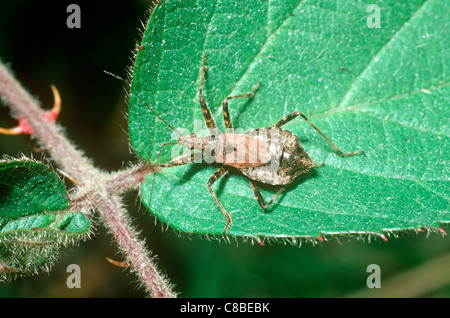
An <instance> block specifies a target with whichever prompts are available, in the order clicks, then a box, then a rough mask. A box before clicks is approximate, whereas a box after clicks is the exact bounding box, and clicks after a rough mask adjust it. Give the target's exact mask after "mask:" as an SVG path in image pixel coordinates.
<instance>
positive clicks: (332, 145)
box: [272, 111, 365, 157]
mask: <svg viewBox="0 0 450 318" xmlns="http://www.w3.org/2000/svg"><path fill="white" fill-rule="evenodd" d="M297 116H302V117H303V119H304V120H305V121H306V122H307V123H308V124H309V125H310V126H311V127H312V128H314V130H315V131H317V132H318V133H319V135H321V136H322V138H323V139H325V140H326V141H327V142H328V143H329V144H330V146H331V147H333V149H334V150H335V151H336V152H337V153H338V154H339V155H340V156H341V157H346V156H353V155H357V154H365V153H364V151H362V150H358V151H353V152H348V153H343V152H342V151H340V150H339V149H338V147H336V146H335V145H334V144H333V143H332V142H331V140H330V139H328V138H327V136H325V135H324V134H323V133H322V132H321V131H320V130H319V128H317V127H316V126H315V125H314V124H313V123H312V122H311V121H310V120H309V119H308V118H307V117H306V116H305V115H303V113H301V112H299V111H295V112H293V113H291V114H289V115H287V116H286V117H284V118H283V119H281V120H280V121H278V122H277V123H276V124H274V125H273V126H272V127H277V128H279V127H281V126H283V125H284V124H286V123H288V122H289V121H291V120H292V119H294V118H296V117H297Z"/></svg>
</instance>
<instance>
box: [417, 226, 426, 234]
mask: <svg viewBox="0 0 450 318" xmlns="http://www.w3.org/2000/svg"><path fill="white" fill-rule="evenodd" d="M417 231H419V232H420V233H425V231H424V230H423V229H422V228H421V227H419V228H417Z"/></svg>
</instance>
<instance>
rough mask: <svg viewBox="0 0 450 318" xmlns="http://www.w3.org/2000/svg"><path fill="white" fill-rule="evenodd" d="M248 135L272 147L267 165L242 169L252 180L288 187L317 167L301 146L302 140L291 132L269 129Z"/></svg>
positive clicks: (250, 132) (251, 132) (254, 131)
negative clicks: (300, 176)
mask: <svg viewBox="0 0 450 318" xmlns="http://www.w3.org/2000/svg"><path fill="white" fill-rule="evenodd" d="M246 134H248V135H250V136H255V138H258V139H260V140H261V141H262V142H264V143H266V144H268V145H269V147H270V160H269V161H268V162H267V163H265V164H262V165H259V166H249V167H243V168H242V169H241V172H242V173H243V174H244V175H246V176H247V177H249V178H250V179H253V180H255V181H259V182H262V183H266V184H272V185H287V184H289V183H292V181H294V179H295V178H296V177H297V176H298V175H300V174H302V173H307V172H308V171H310V170H311V169H312V168H313V167H314V166H315V164H314V161H313V160H312V159H311V158H310V157H309V156H308V154H307V153H306V152H305V150H304V149H303V147H302V145H301V144H300V139H298V137H297V136H296V135H294V134H293V133H291V132H290V131H287V130H284V129H281V128H277V127H269V128H259V129H255V130H251V131H249V132H247V133H246Z"/></svg>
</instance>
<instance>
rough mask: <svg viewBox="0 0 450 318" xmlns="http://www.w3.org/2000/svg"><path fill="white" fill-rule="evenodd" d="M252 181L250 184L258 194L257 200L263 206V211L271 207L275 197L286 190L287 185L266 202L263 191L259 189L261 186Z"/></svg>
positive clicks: (256, 194)
mask: <svg viewBox="0 0 450 318" xmlns="http://www.w3.org/2000/svg"><path fill="white" fill-rule="evenodd" d="M249 181H250V185H251V186H252V189H253V192H254V193H255V196H256V200H258V204H259V206H260V207H261V209H262V210H263V211H265V210H267V209H268V208H269V206H270V205H271V204H272V203H273V201H275V199H276V198H277V197H278V196H279V195H280V194H281V193H283V192H284V190H285V189H286V186H284V187H282V188H281V189H280V190H278V192H277V193H276V194H275V195H274V196H273V197H272V199H270V201H269V203H267V204H266V203H265V202H264V198H263V197H262V195H261V192H260V191H259V188H258V187H257V186H256V184H255V183H254V182H253V181H251V180H249Z"/></svg>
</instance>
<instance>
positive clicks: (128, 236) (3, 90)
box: [0, 62, 175, 297]
mask: <svg viewBox="0 0 450 318" xmlns="http://www.w3.org/2000/svg"><path fill="white" fill-rule="evenodd" d="M0 96H1V97H2V99H3V100H4V101H5V102H6V103H7V104H8V105H9V106H10V107H11V109H12V110H13V111H14V112H15V113H16V114H17V116H18V118H22V119H24V120H26V121H27V122H28V124H29V126H30V128H31V130H32V135H33V137H35V138H36V139H37V140H38V142H39V143H40V145H41V148H43V149H45V150H47V151H48V153H49V154H50V155H51V157H52V159H53V160H54V162H56V163H57V164H58V165H59V166H60V167H61V169H62V170H64V172H65V173H67V174H68V175H70V176H71V177H72V178H74V179H76V180H78V181H79V182H80V184H82V186H81V185H80V186H79V189H80V191H79V192H82V194H81V195H79V200H78V201H77V203H76V206H77V207H80V208H83V206H84V209H89V208H94V209H97V210H98V211H99V213H100V215H101V217H102V218H103V220H104V222H105V224H106V226H107V227H108V229H109V231H110V232H111V233H112V235H113V236H114V239H115V240H116V241H117V243H118V245H119V247H120V249H121V250H122V252H123V253H124V254H125V257H126V259H127V262H128V263H129V264H130V266H131V269H132V271H134V272H135V273H136V274H137V275H138V277H139V279H140V281H141V282H142V284H143V285H144V286H145V288H146V290H147V291H148V293H149V294H150V296H152V297H174V296H175V293H174V292H173V291H172V290H171V286H170V284H169V283H168V282H167V281H166V279H165V278H164V276H163V275H162V274H161V273H160V272H159V270H158V269H157V267H156V265H155V263H154V262H153V260H152V259H151V258H150V257H149V253H148V252H147V250H146V248H145V247H144V244H143V243H142V242H140V240H139V239H138V235H137V233H136V232H135V231H134V229H133V228H132V227H131V226H130V222H129V221H128V219H127V218H126V217H125V215H126V211H125V209H124V208H123V207H122V204H121V202H120V197H119V196H118V195H119V194H121V193H123V192H124V191H126V190H129V189H135V188H137V187H138V186H139V185H140V183H141V182H142V180H143V178H144V177H145V175H146V174H148V173H149V172H151V171H152V168H151V167H150V166H149V165H147V164H145V165H141V166H136V167H133V168H131V169H128V170H124V171H119V172H116V173H113V174H106V173H104V172H102V171H100V170H99V169H97V168H96V167H94V166H93V165H92V163H91V161H90V160H89V159H88V158H86V157H85V155H84V153H83V152H82V151H80V150H78V149H76V148H75V146H73V145H72V143H71V142H70V141H69V140H68V139H67V138H66V137H65V136H64V134H63V133H62V131H61V129H59V127H58V126H57V125H54V124H51V123H49V122H48V121H47V120H46V119H45V117H44V111H43V110H42V109H41V108H40V107H39V106H38V103H37V102H36V101H35V100H34V98H33V97H32V96H31V95H30V94H29V93H28V92H27V91H26V90H25V89H24V88H23V87H22V86H21V85H20V84H19V83H18V82H17V80H16V79H15V78H14V76H13V75H12V74H11V73H10V72H9V70H8V69H7V68H6V66H5V65H4V64H2V63H1V62H0Z"/></svg>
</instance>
